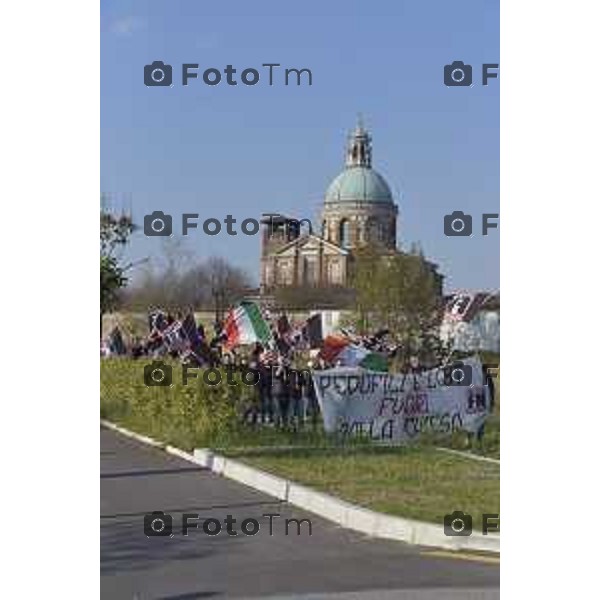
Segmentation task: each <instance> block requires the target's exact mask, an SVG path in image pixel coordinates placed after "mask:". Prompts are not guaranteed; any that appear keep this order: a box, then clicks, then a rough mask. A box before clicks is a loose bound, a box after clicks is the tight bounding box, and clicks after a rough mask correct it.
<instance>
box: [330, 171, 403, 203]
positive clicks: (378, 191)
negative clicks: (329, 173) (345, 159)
mask: <svg viewBox="0 0 600 600" xmlns="http://www.w3.org/2000/svg"><path fill="white" fill-rule="evenodd" d="M325 202H388V203H390V204H393V203H394V200H393V198H392V192H391V191H390V188H389V186H388V184H387V183H386V181H385V179H384V178H383V177H382V176H381V175H380V174H379V173H378V172H377V171H375V170H373V169H372V168H371V167H368V166H354V167H348V168H346V169H345V170H344V171H342V172H341V173H340V174H339V175H338V176H337V177H336V178H335V179H334V180H333V181H332V182H331V185H330V186H329V187H328V188H327V193H326V194H325Z"/></svg>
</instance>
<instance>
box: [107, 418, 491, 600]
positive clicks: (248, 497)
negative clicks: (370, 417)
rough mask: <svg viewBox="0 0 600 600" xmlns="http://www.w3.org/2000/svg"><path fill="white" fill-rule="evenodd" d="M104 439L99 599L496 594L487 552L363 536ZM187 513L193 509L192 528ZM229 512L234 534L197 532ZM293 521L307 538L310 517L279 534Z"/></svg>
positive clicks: (422, 599)
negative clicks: (153, 529)
mask: <svg viewBox="0 0 600 600" xmlns="http://www.w3.org/2000/svg"><path fill="white" fill-rule="evenodd" d="M100 435H101V452H100V455H101V456H100V465H101V467H100V478H101V482H100V484H101V504H100V512H101V514H100V538H101V549H100V553H101V596H102V598H107V599H108V598H110V599H115V600H119V599H121V598H123V599H128V600H131V599H138V600H149V599H154V600H158V599H162V600H167V599H168V600H193V599H202V598H224V597H237V598H240V597H241V598H271V599H272V600H274V599H275V598H286V599H288V598H303V599H314V600H316V599H327V600H338V599H342V598H343V599H345V600H347V599H352V600H353V599H358V598H361V599H362V598H365V599H373V600H374V599H381V600H387V599H388V598H389V599H391V598H398V599H400V600H403V599H408V598H411V599H412V598H414V599H415V600H430V599H431V600H433V599H436V600H459V599H460V600H469V599H476V598H477V599H481V600H484V599H485V600H487V599H492V598H499V590H498V588H499V566H498V565H497V564H489V561H488V562H483V561H485V559H482V560H479V559H478V558H477V557H474V556H466V557H461V558H458V557H454V556H451V553H444V552H436V551H432V549H425V548H419V547H415V546H410V545H408V544H404V543H401V542H392V541H383V540H373V539H369V538H367V537H366V536H364V535H361V534H358V533H353V532H350V531H347V530H344V529H342V528H340V527H338V526H337V525H334V524H332V523H329V522H327V521H325V520H323V519H320V518H319V517H316V516H314V515H312V514H310V513H307V512H304V511H301V510H297V509H295V508H294V507H291V506H289V505H287V504H285V503H282V502H280V501H278V500H276V499H273V498H271V497H270V496H266V495H265V494H262V493H259V492H256V491H254V490H252V489H251V488H247V487H245V486H242V485H240V484H237V483H235V482H232V481H229V480H227V479H224V478H220V477H217V476H216V475H214V474H213V473H211V472H210V471H206V470H204V469H202V468H200V467H198V466H195V465H194V464H192V463H189V462H186V461H184V460H182V459H179V458H176V457H173V456H170V455H168V454H166V453H164V452H162V451H161V450H159V449H156V448H151V447H148V446H145V445H143V444H141V443H138V442H136V441H134V440H131V439H129V438H126V437H124V436H122V435H120V434H118V433H115V432H113V431H110V430H107V429H103V428H101V431H100ZM159 510H160V511H164V512H165V513H170V514H171V515H172V518H173V536H172V537H147V536H146V535H145V533H144V515H145V514H146V513H150V512H152V511H159ZM185 512H189V513H198V514H199V515H200V520H199V521H198V529H191V530H190V531H189V535H187V536H183V535H182V533H181V524H182V513H185ZM266 513H272V514H279V515H281V517H271V518H269V517H265V516H263V515H264V514H266ZM227 515H232V517H233V518H235V519H236V523H235V524H232V525H230V529H231V530H236V531H237V532H238V535H237V536H230V535H229V534H228V533H227V531H226V525H225V523H223V525H222V527H223V529H222V531H221V533H220V534H218V535H216V536H209V535H207V534H206V533H204V531H203V529H202V527H203V523H204V519H209V518H215V519H219V520H220V521H221V522H223V521H224V519H225V518H226V517H227ZM291 518H295V519H310V521H311V525H312V535H309V534H308V523H306V522H304V523H302V524H301V525H300V534H299V535H298V533H297V531H298V527H297V525H296V524H294V523H293V522H292V523H290V525H289V528H288V534H287V535H286V525H285V520H286V519H291ZM245 519H256V520H257V521H258V522H259V525H260V529H259V531H258V533H256V535H253V536H250V535H244V534H243V533H242V531H241V528H240V526H241V522H242V521H244V520H245ZM270 522H271V524H272V528H271V531H272V535H270V531H269V529H270V527H269V525H270ZM210 525H211V527H213V526H214V527H216V525H215V524H214V523H210ZM252 527H253V524H252V523H251V522H248V524H247V530H248V531H249V532H251V531H252ZM447 555H449V556H447Z"/></svg>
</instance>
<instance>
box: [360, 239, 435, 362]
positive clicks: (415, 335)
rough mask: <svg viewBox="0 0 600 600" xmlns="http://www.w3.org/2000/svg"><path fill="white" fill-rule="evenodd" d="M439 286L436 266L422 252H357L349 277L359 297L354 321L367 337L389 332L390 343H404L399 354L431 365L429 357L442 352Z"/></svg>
mask: <svg viewBox="0 0 600 600" xmlns="http://www.w3.org/2000/svg"><path fill="white" fill-rule="evenodd" d="M440 282H441V277H440V275H439V274H438V273H437V272H436V269H435V266H434V265H432V264H431V263H429V262H427V261H426V260H425V258H424V257H423V254H422V252H421V251H420V250H418V248H415V249H413V250H412V251H411V252H410V253H404V252H395V253H387V254H382V253H381V251H380V250H379V251H378V249H377V248H373V247H363V248H359V249H357V251H356V252H355V256H354V262H353V265H352V270H351V275H350V285H351V287H352V288H354V291H355V294H356V303H355V312H354V314H353V316H352V319H351V320H352V321H353V324H354V325H355V326H356V328H357V330H358V331H359V332H360V333H363V334H364V333H373V332H374V331H375V330H377V329H389V330H390V335H391V336H392V338H395V341H396V342H397V343H400V344H401V354H405V355H407V354H415V355H418V356H420V357H421V359H422V360H424V361H425V360H428V361H429V360H432V356H431V355H432V354H437V353H438V352H439V351H440V349H441V347H440V342H439V336H438V327H439V323H440V318H441V308H442V297H441V286H440ZM402 358H403V359H404V358H407V356H403V357H402ZM433 360H435V359H433Z"/></svg>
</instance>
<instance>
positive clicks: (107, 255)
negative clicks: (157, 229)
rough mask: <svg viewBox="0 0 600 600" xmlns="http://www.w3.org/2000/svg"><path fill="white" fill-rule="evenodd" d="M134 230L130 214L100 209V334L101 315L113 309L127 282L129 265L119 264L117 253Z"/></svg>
mask: <svg viewBox="0 0 600 600" xmlns="http://www.w3.org/2000/svg"><path fill="white" fill-rule="evenodd" d="M134 230H135V226H134V224H133V222H132V220H131V217H130V216H128V215H125V214H121V215H119V216H115V215H113V214H111V213H110V212H108V211H106V210H103V209H101V210H100V335H102V317H103V315H104V314H105V313H107V312H110V311H112V310H114V308H115V306H116V304H117V301H118V293H119V290H121V289H122V288H123V287H125V285H126V284H127V277H126V276H125V273H126V271H127V269H128V268H129V267H128V266H124V265H122V264H121V262H120V254H119V253H120V251H121V250H122V249H123V248H124V246H125V245H126V244H127V241H128V240H129V237H130V235H131V234H132V233H133V231H134Z"/></svg>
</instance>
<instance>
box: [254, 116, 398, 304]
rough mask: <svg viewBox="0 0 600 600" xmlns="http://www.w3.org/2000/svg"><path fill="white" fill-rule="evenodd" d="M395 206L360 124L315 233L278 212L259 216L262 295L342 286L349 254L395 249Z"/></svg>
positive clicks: (350, 257)
mask: <svg viewBox="0 0 600 600" xmlns="http://www.w3.org/2000/svg"><path fill="white" fill-rule="evenodd" d="M397 219H398V206H397V205H396V204H395V202H394V198H393V196H392V192H391V190H390V187H389V185H388V184H387V182H386V181H385V179H384V178H383V177H382V176H381V175H380V174H379V173H378V172H377V171H376V170H375V169H374V168H373V166H372V142H371V136H370V134H369V132H368V131H367V130H366V129H365V128H364V127H363V125H362V124H361V123H359V124H358V125H357V127H356V128H355V129H354V131H353V132H352V133H351V135H350V136H349V139H348V144H347V148H346V158H345V166H344V170H343V171H342V172H341V173H340V174H339V175H338V176H337V177H336V178H335V179H334V180H333V181H332V182H331V184H330V185H329V187H328V188H327V191H326V193H325V199H324V202H323V207H322V209H321V214H320V224H319V231H317V232H315V231H312V232H309V231H305V228H304V227H303V224H302V222H301V221H300V222H299V221H297V220H294V219H288V218H286V217H283V216H279V217H274V216H268V217H265V218H263V221H262V223H263V228H262V241H261V243H262V247H261V274H260V284H261V294H268V293H271V292H273V291H274V290H276V289H277V288H280V287H284V286H297V287H303V286H314V287H344V286H346V285H347V284H348V279H349V269H350V266H351V263H352V257H353V252H354V251H355V250H356V249H357V248H358V247H360V246H372V247H373V248H376V249H377V251H378V252H379V253H381V254H382V256H383V255H385V254H393V253H396V252H398V251H399V250H398V249H397V233H396V232H397V229H396V223H397Z"/></svg>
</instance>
